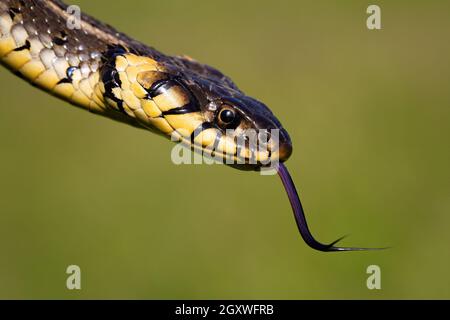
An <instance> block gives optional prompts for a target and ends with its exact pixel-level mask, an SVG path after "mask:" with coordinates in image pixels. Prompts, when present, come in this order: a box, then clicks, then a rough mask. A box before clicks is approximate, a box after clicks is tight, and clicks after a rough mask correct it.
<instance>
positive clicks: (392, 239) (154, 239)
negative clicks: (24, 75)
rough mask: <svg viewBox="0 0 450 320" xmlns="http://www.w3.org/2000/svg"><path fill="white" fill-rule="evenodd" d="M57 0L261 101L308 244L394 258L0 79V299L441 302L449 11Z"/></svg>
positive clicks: (140, 135)
mask: <svg viewBox="0 0 450 320" xmlns="http://www.w3.org/2000/svg"><path fill="white" fill-rule="evenodd" d="M70 3H72V4H78V5H80V6H81V8H82V9H83V10H84V11H85V12H88V13H90V14H92V15H94V16H96V17H98V18H99V19H102V20H104V21H106V22H108V23H110V24H112V25H114V26H115V27H116V28H118V29H119V30H121V31H124V32H126V33H128V34H129V35H131V36H133V37H136V38H138V39H139V40H141V41H143V42H145V43H148V44H150V45H152V46H154V47H156V48H157V49H159V50H161V51H163V52H165V53H169V54H188V55H190V56H192V57H195V58H196V59H197V60H199V61H202V62H204V63H208V64H210V65H212V66H215V67H217V68H218V69H220V70H222V71H223V72H224V73H226V74H227V75H229V76H230V77H231V78H232V79H233V80H234V81H235V82H236V83H237V84H238V85H239V86H240V87H241V89H242V90H244V91H245V92H246V93H248V94H249V95H251V96H254V97H256V98H258V99H260V100H262V101H264V102H265V103H266V104H267V105H268V106H270V108H271V109H272V110H273V111H274V113H275V114H276V115H277V116H278V117H279V119H280V120H281V121H282V123H283V124H284V126H285V127H286V128H287V129H288V131H289V133H290V135H291V137H292V140H293V143H294V154H293V156H292V158H291V159H290V160H289V161H288V162H287V166H288V167H289V168H290V171H291V173H292V175H293V178H294V181H295V182H296V183H297V186H298V188H299V189H300V192H301V197H302V199H303V202H304V206H305V210H306V213H307V217H308V218H309V222H310V227H311V229H312V230H313V233H314V234H315V235H316V237H317V238H318V239H320V240H321V241H323V242H329V241H332V240H334V239H335V238H337V237H339V236H341V235H344V234H346V233H350V237H349V238H348V239H346V240H344V242H343V244H344V245H355V246H386V245H387V246H393V248H392V249H390V250H387V251H382V252H363V253H343V254H325V253H320V252H315V251H313V250H311V249H310V248H308V247H307V246H306V245H305V244H304V243H303V241H302V240H301V239H300V237H299V234H298V231H297V228H296V226H295V223H294V219H293V217H292V213H291V209H290V206H289V203H288V200H287V197H286V195H285V192H284V190H283V188H282V185H281V182H280V181H279V179H278V177H277V176H269V177H263V176H260V175H258V174H257V173H249V172H239V171H236V170H233V169H231V168H228V167H225V166H217V165H215V166H207V165H203V166H175V165H173V164H172V162H171V160H170V151H171V148H172V146H173V145H172V144H171V143H170V142H168V141H166V140H165V139H163V138H161V137H159V136H156V135H153V134H151V133H148V132H146V131H143V130H137V129H135V128H132V127H128V126H126V125H123V124H120V123H115V122H113V121H111V120H109V119H106V118H101V117H97V116H94V115H92V114H89V113H88V112H85V111H82V110H78V109H76V108H73V107H71V106H70V105H68V104H67V103H64V102H61V101H59V100H57V99H55V98H53V97H51V96H49V95H47V94H46V93H44V92H41V91H39V90H37V89H35V88H33V87H31V86H29V85H28V84H26V83H24V82H22V81H21V80H20V79H18V78H16V77H14V76H13V75H12V74H10V73H9V72H8V71H6V70H5V69H3V68H2V69H1V71H0V88H1V89H0V92H1V95H0V102H1V108H0V135H1V137H2V138H1V139H0V147H1V151H0V152H1V156H0V201H1V205H0V207H1V209H0V210H1V214H0V298H63V299H76V298H138V299H166V298H189V299H203V298H215V299H220V298H258V299H305V298H309V299H318V298H324V299H331V298H336V299H349V298H362V299H380V298H387V299H391V298H414V299H416V298H447V299H448V298H450V275H449V270H450V250H449V244H450V232H449V224H450V215H449V210H450V174H449V173H450V169H449V163H450V148H449V142H448V140H449V137H450V125H449V124H450V95H449V80H450V63H449V57H450V42H449V41H448V36H449V30H450V19H449V18H450V3H449V2H448V1H426V2H424V1H406V0H404V1H376V2H374V1H371V2H366V1H359V0H354V1H337V0H335V1H298V0H295V1H294V0H290V1H288V0H280V1H275V2H274V1H266V0H264V1H263V0H258V1H253V0H252V1H238V0H227V1H222V0H220V1H218V0H215V1H203V0H201V1H200V0H189V1H186V0H167V1H148V0H128V1H126V2H123V3H120V4H119V3H117V4H115V5H114V6H113V5H110V2H109V1H106V0H102V1H99V0H97V1H88V0H84V1H71V2H70ZM373 3H376V4H378V5H380V6H381V9H382V26H383V29H382V30H381V31H369V30H367V28H366V24H365V23H366V22H365V21H366V18H367V14H366V8H367V6H368V5H369V4H373ZM71 264H76V265H79V266H80V267H81V270H82V290H81V291H69V290H67V289H66V286H65V282H66V277H67V275H66V273H65V270H66V268H67V266H68V265H71ZM373 264H375V265H379V266H380V267H381V271H382V290H379V291H376V290H375V291H370V290H368V289H367V287H366V278H367V276H368V275H367V274H366V268H367V267H368V266H369V265H373Z"/></svg>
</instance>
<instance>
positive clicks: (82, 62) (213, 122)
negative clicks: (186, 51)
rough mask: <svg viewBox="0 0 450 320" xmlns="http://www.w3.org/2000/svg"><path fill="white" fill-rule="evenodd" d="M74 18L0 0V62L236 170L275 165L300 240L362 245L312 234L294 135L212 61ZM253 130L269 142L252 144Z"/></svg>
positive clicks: (46, 0) (33, 2)
mask: <svg viewBox="0 0 450 320" xmlns="http://www.w3.org/2000/svg"><path fill="white" fill-rule="evenodd" d="M73 18H74V15H73V12H72V11H71V7H68V5H66V4H65V3H63V2H61V1H59V0H0V62H1V64H3V65H4V66H6V67H7V68H8V69H10V70H11V71H12V72H14V73H15V74H16V75H17V76H19V77H21V78H22V79H25V80H26V81H28V82H30V83H31V84H32V85H34V86H36V87H38V88H40V89H43V90H45V91H47V92H48V93H50V94H52V95H55V96H57V97H59V98H61V99H63V100H66V101H68V102H70V103H71V104H73V105H75V106H77V107H81V108H83V109H86V110H88V111H90V112H92V113H94V114H98V115H102V116H106V117H108V118H111V119H114V120H117V121H120V122H123V123H126V124H130V125H132V126H134V127H138V128H143V129H147V130H150V131H152V132H156V133H158V134H161V135H164V136H166V137H170V138H171V139H172V140H175V141H180V142H182V143H183V144H185V145H187V146H189V147H190V148H191V149H193V150H194V151H198V152H203V153H204V154H206V155H209V156H214V157H219V158H222V159H231V160H232V161H231V162H230V163H229V162H226V163H227V164H229V165H231V166H233V167H235V168H238V169H244V170H259V169H261V168H263V167H266V166H268V164H269V165H273V163H275V164H277V168H278V173H279V175H280V177H281V179H282V182H283V184H284V186H285V188H286V191H287V193H288V196H289V200H290V202H291V205H292V208H293V211H294V216H295V218H296V222H297V225H298V228H299V231H300V234H301V236H302V238H303V239H304V241H305V242H306V243H307V244H308V245H309V246H310V247H312V248H314V249H316V250H320V251H352V250H363V249H361V248H343V247H335V246H334V244H335V243H336V242H333V243H332V244H329V245H325V244H322V243H320V242H318V241H316V240H315V239H314V237H313V236H312V235H311V233H310V231H309V229H308V226H307V223H306V219H305V216H304V212H303V208H302V205H301V203H300V199H299V197H298V194H297V191H296V188H295V186H294V183H293V181H292V179H291V177H290V175H289V173H288V171H287V169H286V167H285V166H284V164H283V162H284V161H286V160H287V159H288V158H289V157H290V155H291V153H292V143H291V139H290V137H289V135H288V133H287V131H286V130H285V129H284V128H283V127H282V125H281V123H280V121H278V119H277V118H276V117H275V116H274V114H273V113H272V112H271V110H270V109H269V108H268V107H267V106H266V105H264V104H263V103H262V102H259V101H258V100H256V99H254V98H251V97H249V96H247V95H245V94H244V93H243V92H242V91H241V90H240V89H239V88H238V87H237V86H236V85H235V84H234V82H233V81H232V80H231V79H230V78H229V77H227V76H225V75H224V74H222V73H221V72H220V71H218V70H216V69H215V68H213V67H210V66H208V65H205V64H201V63H199V62H197V61H195V60H193V59H192V58H189V57H187V56H168V55H165V54H163V53H161V52H159V51H157V50H156V49H154V48H152V47H149V46H147V45H145V44H143V43H141V42H139V41H136V40H134V39H132V38H130V37H128V36H126V35H125V34H123V33H121V32H118V31H116V30H115V29H114V28H112V27H111V26H109V25H106V24H104V23H102V22H99V21H98V20H96V19H94V18H93V17H91V16H89V15H86V14H80V16H79V21H76V22H78V24H79V25H78V26H76V24H74V25H71V24H70V23H69V21H71V19H73ZM250 130H253V131H254V132H256V133H257V142H258V143H260V144H261V145H263V146H264V148H255V147H254V146H252V145H251V144H250V143H248V139H247V138H248V137H247V136H246V135H245V133H246V132H248V131H250ZM272 132H276V133H277V137H276V138H277V139H275V137H272V135H271V134H272ZM241 137H244V139H243V140H244V142H245V143H244V144H239V143H238V140H239V138H241ZM237 160H243V161H241V162H238V161H237Z"/></svg>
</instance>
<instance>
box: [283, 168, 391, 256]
mask: <svg viewBox="0 0 450 320" xmlns="http://www.w3.org/2000/svg"><path fill="white" fill-rule="evenodd" d="M278 175H279V176H280V178H281V181H282V182H283V185H284V188H285V190H286V193H287V195H288V198H289V202H290V203H291V206H292V210H293V212H294V217H295V221H296V223H297V227H298V230H299V232H300V235H301V236H302V238H303V240H304V241H305V242H306V244H307V245H308V246H310V247H311V248H313V249H315V250H319V251H323V252H336V251H365V250H382V249H386V248H346V247H335V246H334V245H335V244H336V243H338V242H339V241H341V240H342V239H343V238H344V237H342V238H339V239H338V240H336V241H334V242H332V243H331V244H323V243H320V242H319V241H317V240H316V239H314V237H313V235H312V234H311V231H309V228H308V224H307V222H306V217H305V212H304V211H303V207H302V203H301V202H300V198H299V196H298V193H297V189H296V188H295V184H294V182H293V181H292V178H291V175H290V174H289V171H288V170H287V168H286V166H285V165H284V164H283V163H280V164H279V167H278Z"/></svg>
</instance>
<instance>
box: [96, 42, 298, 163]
mask: <svg viewBox="0 0 450 320" xmlns="http://www.w3.org/2000/svg"><path fill="white" fill-rule="evenodd" d="M163 60H164V61H165V62H161V61H159V62H158V61H156V60H154V59H152V58H150V57H140V56H136V55H134V54H131V53H128V52H125V51H124V50H117V49H115V51H113V54H111V55H110V60H109V62H108V63H106V64H105V67H104V68H103V69H102V72H101V74H102V81H103V84H104V85H103V87H104V92H105V93H104V97H105V99H106V100H107V102H108V104H109V105H111V106H112V107H113V108H114V109H115V110H117V111H118V112H122V113H123V114H124V115H125V116H131V117H133V118H135V119H136V120H137V121H138V122H139V124H140V125H141V126H144V127H146V128H148V129H150V130H154V129H157V131H158V132H159V133H162V134H164V135H166V136H170V137H171V138H172V140H174V141H181V142H182V143H183V144H184V145H186V146H189V147H190V148H191V149H193V150H194V151H196V152H199V153H202V154H203V155H204V156H206V157H209V158H213V159H214V160H216V161H218V162H221V163H225V164H227V165H230V166H232V167H235V168H238V169H242V170H259V169H261V168H263V167H276V166H277V164H278V163H280V162H284V161H286V160H287V159H288V158H289V156H290V155H291V153H292V143H291V140H290V138H289V135H288V133H287V132H286V130H285V129H284V128H283V127H282V125H281V123H280V122H279V121H278V119H277V118H276V117H275V116H274V115H273V113H272V112H271V111H270V109H269V108H268V107H267V106H265V105H264V104H263V103H261V102H259V101H257V100H255V99H253V98H251V97H248V96H246V95H245V94H244V93H243V92H242V91H240V90H239V89H238V88H237V87H236V85H235V84H234V83H233V82H232V81H231V80H230V79H229V78H228V77H226V76H224V75H223V74H222V73H220V72H219V71H217V70H216V69H214V68H212V67H209V66H206V65H203V64H200V63H197V62H195V61H193V60H190V59H186V58H182V57H175V58H173V57H170V58H169V57H166V58H165V59H163Z"/></svg>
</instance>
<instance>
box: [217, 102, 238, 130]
mask: <svg viewBox="0 0 450 320" xmlns="http://www.w3.org/2000/svg"><path fill="white" fill-rule="evenodd" d="M217 122H218V124H219V125H220V126H221V127H223V128H226V129H234V128H236V127H237V126H238V125H239V122H240V118H239V115H238V113H237V112H236V111H235V110H233V109H232V108H231V107H229V106H224V107H222V109H221V110H220V111H219V114H218V116H217Z"/></svg>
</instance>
